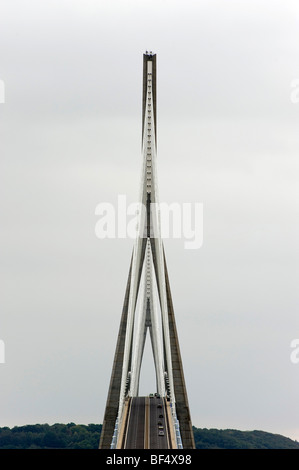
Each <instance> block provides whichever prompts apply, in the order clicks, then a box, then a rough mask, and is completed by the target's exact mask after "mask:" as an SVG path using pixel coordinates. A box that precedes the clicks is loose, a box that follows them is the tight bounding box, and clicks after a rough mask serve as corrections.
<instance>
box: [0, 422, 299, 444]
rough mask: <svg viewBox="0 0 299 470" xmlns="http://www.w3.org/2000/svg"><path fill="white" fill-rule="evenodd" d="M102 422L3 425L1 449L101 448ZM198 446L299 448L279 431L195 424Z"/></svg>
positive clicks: (0, 438)
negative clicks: (277, 432)
mask: <svg viewBox="0 0 299 470" xmlns="http://www.w3.org/2000/svg"><path fill="white" fill-rule="evenodd" d="M101 429H102V425H101V424H88V425H83V424H75V423H68V424H59V423H57V424H53V425H51V426H50V425H49V424H30V425H27V426H16V427H14V428H12V429H10V428H8V427H4V428H0V449H97V448H98V446H99V441H100V434H101ZM193 432H194V439H195V444H196V448H197V449H299V442H297V441H292V440H291V439H288V438H287V437H284V436H280V435H278V434H271V433H268V432H263V431H238V430H235V429H225V430H219V429H198V428H195V427H193Z"/></svg>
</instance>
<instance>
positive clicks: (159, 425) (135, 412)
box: [119, 396, 172, 449]
mask: <svg viewBox="0 0 299 470" xmlns="http://www.w3.org/2000/svg"><path fill="white" fill-rule="evenodd" d="M166 407H167V402H166V401H165V399H163V398H157V397H155V396H154V397H133V398H131V400H130V404H129V407H128V416H127V422H126V425H125V426H124V428H123V434H122V435H121V436H120V439H119V442H120V443H121V444H120V445H119V447H120V448H122V449H170V448H171V447H172V439H171V433H170V428H169V422H168V413H167V409H166Z"/></svg>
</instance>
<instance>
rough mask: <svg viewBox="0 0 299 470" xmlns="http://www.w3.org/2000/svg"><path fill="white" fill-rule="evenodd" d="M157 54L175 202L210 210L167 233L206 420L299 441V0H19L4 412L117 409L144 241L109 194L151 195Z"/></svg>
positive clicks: (163, 142) (188, 358)
mask: <svg viewBox="0 0 299 470" xmlns="http://www.w3.org/2000/svg"><path fill="white" fill-rule="evenodd" d="M146 49H151V50H153V51H154V52H156V53H157V72H158V84H157V86H158V178H159V193H160V200H161V201H165V202H169V203H171V202H174V201H175V202H179V203H182V202H201V203H203V207H204V224H203V225H204V242H203V246H202V247H201V248H200V249H199V250H186V249H184V244H183V241H182V240H165V251H166V256H167V261H168V268H169V276H170V282H171V287H172V293H173V301H174V307H175V313H176V319H177V326H178V333H179V339H180V344H181V352H182V358H183V363H184V369H185V378H186V383H187V389H188V393H189V401H190V408H191V414H192V421H193V424H194V425H195V426H197V427H207V428H213V427H214V428H222V429H224V428H236V429H241V430H252V429H261V430H264V431H269V432H274V433H279V434H284V435H286V436H289V437H292V438H296V439H297V440H299V424H298V423H299V409H298V390H299V364H294V363H292V362H291V360H290V355H291V352H292V349H291V347H290V343H291V341H292V340H293V339H295V338H299V315H298V300H299V298H298V235H299V233H298V232H299V231H298V202H299V194H298V166H299V165H298V150H299V133H298V124H299V103H297V102H294V100H292V99H291V93H292V86H291V83H292V81H293V80H294V79H299V4H298V1H297V0H294V1H292V0H276V1H275V0H271V1H270V0H264V1H260V0H259V1H257V0H250V1H249V0H243V1H239V2H237V1H232V0H227V1H223V0H218V1H217V0H205V1H204V0H196V1H192V0H184V1H182V0H177V1H176V0H171V1H170V0H151V1H143V0H141V1H140V0H138V1H137V0H132V1H124V0H122V1H120V0H119V1H115V0H109V1H108V0H97V1H95V0H85V1H84V2H83V1H79V0H72V1H67V0H59V1H58V0H54V1H44V2H39V1H37V0H35V1H34V0H22V1H21V0H6V1H5V0H0V80H2V81H3V83H4V84H5V103H2V104H1V103H0V115H1V120H0V132H1V137H0V138H1V147H0V148H1V174H0V188H1V198H0V214H1V215H0V220H1V253H0V256H1V265H0V270H1V271H0V272H1V298H0V309H1V310H0V339H2V340H3V341H4V343H5V354H6V358H5V359H6V361H5V364H0V383H1V388H0V426H14V425H23V424H27V423H45V422H48V423H50V424H51V423H55V422H65V423H67V422H70V421H73V422H76V423H91V422H95V423H101V422H102V419H103V414H104V409H105V404H106V397H107V391H108V384H109V380H110V373H111V368H112V362H113V355H114V349H115V344H116V338H117V332H118V327H119V320H120V315H121V309H122V303H123V297H124V292H125V285H126V280H127V274H128V269H129V262H130V256H131V252H132V247H133V241H132V240H131V239H122V240H118V239H115V240H99V239H98V238H97V237H96V235H95V224H96V222H97V220H98V218H97V216H96V215H95V208H96V206H97V205H98V204H99V203H100V202H106V201H107V202H111V203H113V204H114V203H116V202H117V197H118V195H119V194H125V195H126V197H127V199H128V201H130V202H133V201H135V200H136V198H137V197H138V193H139V178H140V170H141V154H140V147H141V87H142V54H143V53H144V52H145V50H146ZM146 361H147V362H149V359H148V358H146ZM145 375H147V374H145ZM149 376H150V373H149ZM143 387H144V389H146V388H147V387H148V383H147V379H146V378H144V380H143ZM149 391H151V390H149Z"/></svg>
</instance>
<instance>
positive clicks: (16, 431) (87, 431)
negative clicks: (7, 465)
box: [0, 423, 102, 449]
mask: <svg viewBox="0 0 299 470" xmlns="http://www.w3.org/2000/svg"><path fill="white" fill-rule="evenodd" d="M101 429H102V425H101V424H89V425H88V426H87V425H83V424H80V425H78V424H74V423H69V424H53V425H52V426H50V425H49V424H35V425H27V426H18V427H14V428H12V429H9V428H7V427H5V428H0V449H97V448H98V447H99V440H100V434H101Z"/></svg>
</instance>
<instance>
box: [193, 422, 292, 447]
mask: <svg viewBox="0 0 299 470" xmlns="http://www.w3.org/2000/svg"><path fill="white" fill-rule="evenodd" d="M193 433H194V440H195V445H196V448H197V449H299V442H297V441H292V440H291V439H289V438H287V437H284V436H280V435H279V434H272V433H269V432H264V431H238V430H236V429H196V428H195V427H194V428H193Z"/></svg>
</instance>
